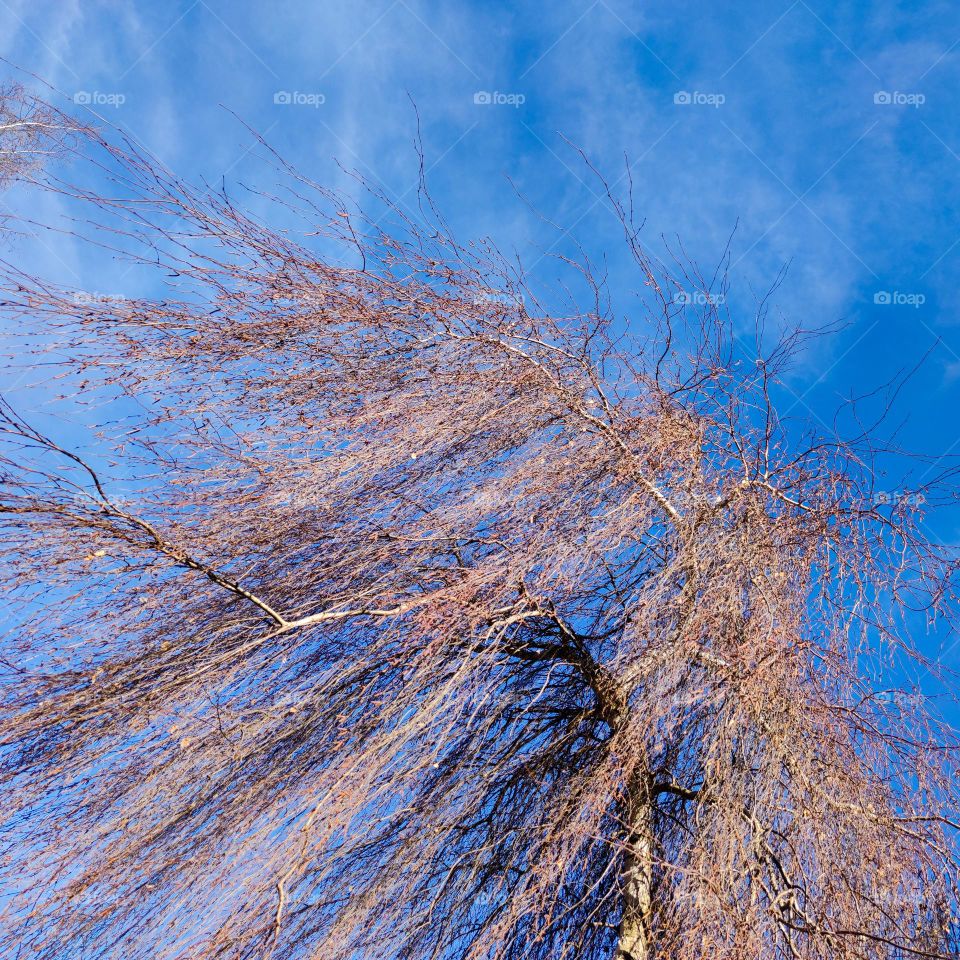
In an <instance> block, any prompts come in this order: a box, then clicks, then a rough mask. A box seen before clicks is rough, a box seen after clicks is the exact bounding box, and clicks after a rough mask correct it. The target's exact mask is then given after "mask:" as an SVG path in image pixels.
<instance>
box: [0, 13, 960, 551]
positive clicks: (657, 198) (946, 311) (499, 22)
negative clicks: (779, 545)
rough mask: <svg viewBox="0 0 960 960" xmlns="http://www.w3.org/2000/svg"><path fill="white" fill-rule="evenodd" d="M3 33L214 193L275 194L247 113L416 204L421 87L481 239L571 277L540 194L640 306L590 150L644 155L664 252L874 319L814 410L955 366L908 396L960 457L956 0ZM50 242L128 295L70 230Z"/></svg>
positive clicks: (166, 23) (819, 313)
mask: <svg viewBox="0 0 960 960" xmlns="http://www.w3.org/2000/svg"><path fill="white" fill-rule="evenodd" d="M0 18H2V21H0V22H2V24H3V28H4V29H3V30H2V31H0V55H2V56H3V57H5V58H6V59H7V60H8V61H10V62H11V63H13V64H16V65H17V66H19V67H21V68H24V69H26V70H29V71H31V72H33V73H35V74H36V75H38V76H39V77H42V78H43V79H44V80H45V81H47V82H49V83H50V84H52V85H53V87H55V88H56V90H57V91H59V94H58V96H59V98H60V102H61V103H66V102H67V101H69V100H70V99H74V100H75V101H78V102H79V101H84V100H86V101H87V102H89V104H90V106H91V107H92V108H93V109H95V110H97V111H98V112H99V113H100V114H101V115H102V116H103V117H105V118H106V119H108V120H109V121H111V122H112V123H116V124H118V125H120V126H122V127H124V128H126V129H127V130H129V131H130V132H131V133H132V134H133V135H134V136H135V137H136V138H137V139H139V140H140V141H141V142H142V143H143V144H144V145H145V146H146V147H148V148H149V149H150V150H151V151H152V152H154V153H155V154H156V155H157V156H158V157H159V158H160V159H161V160H163V161H164V162H165V163H167V164H168V165H169V166H170V167H172V168H173V169H175V170H177V171H178V172H180V173H182V174H184V175H185V176H187V177H188V178H191V179H199V178H202V177H205V178H207V179H208V180H210V181H211V182H214V183H219V182H220V178H221V177H222V176H225V177H226V179H227V182H228V183H231V182H232V183H240V182H246V183H257V184H260V183H261V180H260V178H262V177H263V175H264V167H263V165H262V163H261V162H260V161H259V160H258V155H259V153H260V151H259V150H258V149H257V148H256V147H255V146H254V143H253V140H252V138H251V136H250V134H249V132H248V131H247V130H246V129H245V128H244V126H243V124H242V123H240V122H239V121H238V119H237V117H239V118H241V119H242V120H243V121H244V122H245V123H247V124H249V125H250V126H252V127H254V128H256V129H257V130H259V131H260V132H261V133H262V134H263V135H264V136H265V137H266V138H267V139H268V140H269V141H270V143H271V144H272V145H273V146H274V147H276V148H277V149H278V150H279V151H280V152H281V153H282V154H283V155H284V156H285V157H286V159H288V160H289V161H291V162H292V163H293V164H294V165H295V166H297V167H299V168H300V169H301V170H303V171H304V172H305V173H307V174H309V175H310V176H312V177H313V178H314V179H315V180H317V181H319V182H321V183H327V184H330V185H332V186H340V187H342V188H343V189H347V190H349V189H351V183H350V181H349V180H348V179H347V178H346V177H345V175H344V174H343V172H342V171H341V170H340V169H339V168H338V167H337V165H336V162H335V161H336V160H339V161H340V162H342V163H343V164H344V165H345V166H347V167H353V168H356V169H358V170H359V171H361V172H363V173H364V174H366V175H368V176H370V177H372V178H374V179H377V180H379V181H382V182H383V184H384V185H385V187H386V188H387V190H388V191H389V192H390V193H391V194H392V195H393V196H395V197H398V198H400V200H401V202H403V203H407V204H413V203H414V201H415V189H416V173H417V157H416V154H415V151H414V135H415V131H416V118H415V115H414V111H413V107H412V106H411V100H412V101H413V102H415V103H416V105H417V109H418V111H419V114H420V120H421V124H422V133H423V143H424V149H425V160H426V165H427V168H428V179H429V183H430V186H431V189H432V192H433V194H434V196H435V198H436V200H437V201H438V205H439V206H440V207H441V209H442V210H443V211H444V213H445V214H446V215H447V216H448V218H449V220H450V221H451V223H452V224H453V226H454V228H455V229H456V231H457V233H458V234H459V236H460V237H461V238H462V239H468V238H471V237H478V236H483V235H490V236H491V237H492V238H493V239H494V240H495V241H496V242H497V243H498V244H499V245H500V246H501V247H502V248H504V249H507V250H512V249H516V250H517V251H519V252H520V253H521V255H522V256H523V258H524V260H525V261H526V262H527V263H528V264H529V265H530V266H531V269H532V270H533V272H534V273H535V274H537V275H541V276H542V278H543V279H544V280H545V281H549V278H550V276H551V272H555V267H554V265H553V263H552V262H551V260H550V258H549V257H544V256H543V253H544V252H545V251H550V250H554V251H557V250H564V249H566V244H567V241H566V240H565V239H564V238H563V237H558V235H557V234H556V232H555V231H553V230H552V228H550V227H549V226H548V225H547V224H545V223H544V221H543V220H542V219H540V218H539V217H537V216H536V215H535V214H534V213H533V212H532V211H531V209H530V206H528V205H527V204H528V203H529V204H530V205H531V206H532V207H534V208H535V209H537V210H539V211H541V212H542V213H543V214H544V215H545V216H546V217H548V218H550V219H552V220H554V221H557V222H560V223H563V224H564V225H566V226H573V227H574V233H575V234H576V236H577V238H578V239H579V240H580V241H581V242H582V243H583V244H584V246H585V247H586V249H588V250H589V251H591V253H600V252H606V253H607V254H608V255H609V257H610V264H611V277H612V282H613V286H614V292H615V293H616V294H618V303H619V306H620V309H621V310H622V311H626V310H629V303H630V290H631V289H632V287H631V284H636V283H637V278H636V277H635V276H630V275H628V273H627V270H626V261H625V258H624V257H623V251H622V248H621V244H620V237H621V234H620V230H619V226H618V225H617V223H616V222H615V220H614V218H613V217H612V216H611V213H610V210H609V208H608V206H607V205H606V203H605V202H604V200H603V198H602V195H601V192H600V185H599V183H598V182H597V181H596V180H595V179H594V178H593V177H592V176H591V174H590V173H589V171H588V170H587V169H586V168H585V166H584V165H583V163H582V162H581V161H580V160H579V159H578V157H577V155H576V153H575V152H574V150H573V149H572V148H571V146H570V145H569V143H568V142H567V141H569V142H570V143H573V144H576V145H577V146H579V147H581V148H582V149H583V150H584V151H585V152H586V153H587V154H588V155H589V157H590V158H591V160H592V161H593V162H594V163H595V164H596V166H597V167H598V168H599V169H601V170H602V171H604V173H605V174H606V175H607V176H608V177H609V179H610V180H611V181H613V182H615V183H617V182H619V183H620V185H621V186H622V185H623V182H624V181H623V180H622V179H621V178H622V177H623V174H624V162H625V161H624V157H625V156H626V158H627V161H628V162H629V163H630V165H631V167H630V169H631V173H632V178H633V183H634V201H635V205H636V208H637V210H638V212H639V214H640V215H641V216H644V217H645V218H646V228H645V232H644V237H645V241H646V243H647V244H648V245H649V246H650V247H651V248H653V249H654V250H658V251H662V245H661V242H660V240H659V237H660V235H661V234H662V235H664V236H666V237H668V238H670V239H671V241H672V242H674V243H675V242H676V238H678V237H679V239H680V240H681V241H682V242H683V245H684V247H685V249H686V251H687V252H688V253H689V254H690V255H691V256H692V257H693V258H694V259H696V260H698V261H699V262H701V264H703V266H704V267H710V268H712V267H713V265H714V264H715V263H716V262H717V260H718V259H719V258H720V256H721V254H722V251H723V248H724V246H725V244H726V241H727V239H728V237H729V236H730V234H731V232H732V231H733V230H734V227H736V234H735V237H734V240H733V246H732V255H731V260H732V271H731V273H732V277H731V279H732V286H731V292H730V304H731V308H732V310H733V312H734V315H735V316H738V317H741V318H742V319H743V322H744V323H745V324H747V323H748V322H749V319H750V317H751V311H752V308H753V305H754V303H755V299H756V297H758V296H760V295H762V294H763V293H764V292H765V291H766V290H767V289H768V288H769V287H770V285H771V284H772V283H773V281H774V279H775V277H776V275H777V273H778V271H779V270H780V268H781V267H782V266H783V265H784V264H786V263H789V264H790V270H789V273H788V276H787V279H786V281H785V283H784V284H783V286H782V287H781V288H780V291H779V293H778V295H777V298H776V303H777V307H778V309H779V310H780V312H781V313H782V314H783V315H784V317H785V318H786V319H787V320H790V321H802V322H804V323H806V324H810V325H820V324H826V323H829V322H831V321H835V320H839V319H842V320H844V321H846V324H847V326H846V327H845V328H844V330H843V331H842V332H841V333H839V334H838V335H836V336H834V337H831V338H830V339H829V340H821V341H819V342H818V343H817V344H816V345H815V346H814V347H813V348H812V349H811V350H810V352H809V353H808V354H807V355H806V356H805V357H804V358H803V362H802V363H801V364H799V365H798V367H797V369H796V370H795V371H794V378H793V380H792V382H791V384H790V388H791V390H792V399H791V401H790V403H791V404H792V405H793V407H794V411H793V412H794V413H795V414H798V415H804V416H810V417H813V418H823V419H825V420H829V419H830V414H831V412H832V411H833V409H834V407H835V406H836V404H837V401H838V399H839V398H840V397H841V396H844V395H847V394H849V393H850V392H856V391H862V390H864V389H868V388H870V387H872V386H875V385H876V384H877V383H878V382H880V381H882V380H884V379H886V378H887V377H889V376H891V375H892V374H893V373H894V372H895V371H897V370H899V369H902V368H905V367H910V366H913V365H914V364H915V363H916V362H917V361H918V360H919V359H920V358H921V357H922V356H923V355H924V354H925V353H927V352H928V351H931V352H930V355H929V357H928V359H927V361H926V363H925V365H924V366H923V368H922V369H921V371H920V373H919V374H918V375H917V377H916V378H915V379H914V380H913V381H912V382H911V384H910V386H909V387H908V388H907V389H906V390H905V391H904V393H903V394H902V396H901V407H900V413H901V414H902V416H903V417H905V418H907V423H906V426H905V428H904V434H903V438H904V439H905V440H906V441H907V442H908V443H911V444H912V445H914V446H916V447H918V448H921V449H923V450H926V451H931V452H936V453H948V452H951V451H952V452H953V453H960V418H958V417H957V411H958V410H960V402H958V401H960V322H958V311H957V301H958V296H960V294H958V291H960V282H958V281H960V223H958V216H957V214H958V207H960V177H958V174H960V125H958V118H960V109H958V107H957V102H956V91H957V89H958V88H960V84H958V79H960V77H958V75H960V7H958V6H957V5H956V4H954V3H948V2H928V3H897V2H891V0H879V2H874V3H870V4H867V3H859V2H846V3H839V4H835V3H834V4H831V3H827V2H825V0H815V2H814V0H809V2H807V0H795V2H791V0H775V2H770V0H767V2H753V0H747V2H743V3H740V4H737V5H732V6H731V5H716V4H708V3H705V2H702V0H686V2H680V3H671V4H661V5H653V4H638V3H629V2H626V0H596V2H589V0H587V2H584V0H574V2H566V0H560V2H555V3H552V4H534V3H529V4H513V5H511V4H506V3H497V2H493V3H482V4H481V3H472V2H460V3H448V4H430V3H425V2H418V0H376V2H369V3H367V2H352V3H351V2H341V0H328V2H324V3H305V2H298V3H294V2H276V3H270V4H266V3H252V2H249V0H233V2H226V0H177V2H167V3H139V4H133V3H120V2H96V0H82V2H80V0H0ZM9 72H10V74H11V75H13V73H14V71H13V69H12V68H11V69H10V71H9ZM34 86H37V85H36V84H35V83H34ZM478 95H479V96H478ZM278 100H279V101H281V102H277V101H278ZM284 100H289V101H290V102H282V101H284ZM478 100H480V101H490V102H477V101H478ZM263 185H265V186H269V184H263ZM518 193H519V194H521V195H522V196H523V198H524V201H521V200H520V199H518V196H517V194H518ZM32 255H35V256H40V257H43V258H45V259H46V261H47V264H46V265H47V266H48V267H49V269H51V270H53V271H55V272H57V273H59V274H60V275H61V277H62V279H64V280H65V282H68V283H76V284H77V285H78V286H86V287H87V288H88V289H94V290H100V291H103V284H104V282H105V281H104V279H103V275H102V274H101V273H93V272H92V269H91V267H90V263H91V262H92V261H87V260H84V258H83V257H81V256H79V255H78V254H77V252H76V251H75V250H73V249H72V248H71V247H70V246H69V243H68V241H66V240H59V241H57V240H55V239H51V238H48V239H47V241H45V243H44V246H43V248H42V250H36V251H34V253H33V254H32ZM105 292H110V293H112V292H117V293H122V292H123V291H113V290H110V291H105ZM888 301H889V302H888ZM934 523H935V524H936V525H937V529H936V531H935V532H936V535H937V536H943V537H955V536H956V535H957V533H958V532H960V531H958V529H957V525H956V522H955V521H954V520H951V519H950V517H946V518H940V519H939V520H935V521H934Z"/></svg>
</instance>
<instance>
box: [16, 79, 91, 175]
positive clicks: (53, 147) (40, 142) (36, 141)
mask: <svg viewBox="0 0 960 960" xmlns="http://www.w3.org/2000/svg"><path fill="white" fill-rule="evenodd" d="M76 126H77V123H76V121H74V120H72V119H71V118H69V117H67V116H66V115H64V114H61V113H59V112H58V111H55V110H53V109H52V108H51V107H50V106H49V105H48V104H47V103H46V102H44V101H43V100H39V99H38V98H36V97H35V96H33V95H32V94H30V93H29V92H28V91H27V90H25V89H24V87H23V85H22V84H19V83H12V82H11V83H5V84H0V187H5V186H7V185H8V184H9V183H10V182H11V181H12V180H16V179H19V178H22V177H25V176H28V175H30V174H31V173H34V172H36V171H37V170H38V169H39V168H40V167H41V166H42V165H43V164H44V163H45V162H46V161H47V160H49V159H50V158H51V157H54V156H56V155H58V154H59V153H61V151H62V147H63V141H64V137H65V135H66V134H67V133H68V131H69V130H71V129H73V128H75V127H76Z"/></svg>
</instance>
